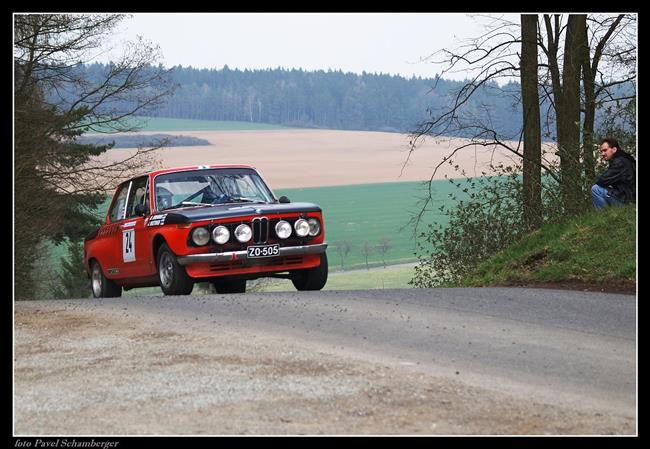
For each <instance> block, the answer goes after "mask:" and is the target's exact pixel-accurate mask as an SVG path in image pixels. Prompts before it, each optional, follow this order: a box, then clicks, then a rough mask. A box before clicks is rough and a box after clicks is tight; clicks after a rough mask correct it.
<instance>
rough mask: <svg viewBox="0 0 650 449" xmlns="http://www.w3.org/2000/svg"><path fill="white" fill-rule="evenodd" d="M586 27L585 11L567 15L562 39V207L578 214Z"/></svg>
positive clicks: (580, 187)
mask: <svg viewBox="0 0 650 449" xmlns="http://www.w3.org/2000/svg"><path fill="white" fill-rule="evenodd" d="M586 26H587V16H586V15H585V14H570V15H569V20H568V23H567V30H566V37H565V41H564V65H563V67H562V95H563V97H564V98H563V101H562V103H563V109H564V111H563V117H562V120H560V117H559V116H558V138H559V137H560V135H561V136H562V138H561V139H558V140H561V142H560V141H559V142H558V144H559V150H560V169H561V170H562V196H563V198H564V205H565V210H566V212H567V213H568V214H569V215H577V214H578V213H580V212H581V210H582V206H583V205H582V201H581V199H582V197H583V195H582V180H581V176H582V171H581V166H580V129H581V127H580V74H581V70H580V69H581V59H582V58H581V53H582V46H581V42H582V39H581V38H582V35H583V30H584V28H585V27H586Z"/></svg>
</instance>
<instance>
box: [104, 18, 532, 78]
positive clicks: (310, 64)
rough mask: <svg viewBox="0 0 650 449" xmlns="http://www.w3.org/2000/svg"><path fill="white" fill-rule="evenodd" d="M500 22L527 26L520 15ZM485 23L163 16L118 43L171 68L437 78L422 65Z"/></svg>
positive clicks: (132, 25) (138, 25)
mask: <svg viewBox="0 0 650 449" xmlns="http://www.w3.org/2000/svg"><path fill="white" fill-rule="evenodd" d="M495 16H497V17H506V18H510V19H511V20H514V21H516V22H518V21H519V18H518V15H517V14H505V15H504V14H497V15H495ZM481 24H485V19H481V20H479V21H477V19H476V18H471V17H470V16H469V15H468V14H466V13H458V14H456V13H453V14H452V13H199V14H185V13H183V14H181V13H166V14H163V13H159V14H134V15H133V17H132V18H128V19H126V20H124V22H122V24H121V25H120V27H119V29H118V31H119V34H118V35H117V36H118V39H119V40H131V39H133V38H134V37H135V36H136V35H140V36H142V37H144V38H145V39H147V40H150V41H152V42H153V43H157V44H159V45H160V48H161V50H162V54H163V57H164V61H163V62H164V64H165V65H166V66H173V65H179V64H180V65H182V66H192V67H197V68H222V67H223V66H224V65H226V64H227V65H228V67H230V68H231V69H235V68H239V69H245V68H248V69H261V68H262V69H263V68H276V67H284V68H286V69H291V68H302V69H305V70H319V69H323V70H327V69H332V70H336V69H341V70H343V71H344V72H354V73H361V72H362V71H364V70H365V71H366V72H369V73H374V72H377V73H388V74H392V75H397V74H399V75H402V76H406V77H410V76H412V75H416V76H422V77H433V76H435V75H436V74H437V73H440V70H441V68H440V67H438V66H436V65H434V64H432V63H431V62H422V59H423V58H426V57H427V56H429V55H430V54H431V53H433V52H434V51H436V50H439V49H441V48H455V47H456V46H457V43H458V40H459V39H463V38H467V37H471V36H477V35H478V34H480V32H481V30H482V28H481V26H482V25H481ZM118 48H119V47H118ZM445 78H456V79H462V78H464V76H463V74H458V75H445Z"/></svg>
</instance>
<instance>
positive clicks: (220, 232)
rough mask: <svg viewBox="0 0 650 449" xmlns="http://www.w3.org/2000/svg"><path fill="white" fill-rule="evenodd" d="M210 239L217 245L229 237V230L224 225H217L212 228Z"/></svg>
mask: <svg viewBox="0 0 650 449" xmlns="http://www.w3.org/2000/svg"><path fill="white" fill-rule="evenodd" d="M212 239H213V240H214V241H215V242H217V243H218V244H219V245H223V244H224V243H226V242H227V241H228V240H229V239H230V231H229V230H228V228H227V227H225V226H217V227H216V228H214V229H213V230H212Z"/></svg>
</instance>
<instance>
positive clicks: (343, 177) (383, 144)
mask: <svg viewBox="0 0 650 449" xmlns="http://www.w3.org/2000/svg"><path fill="white" fill-rule="evenodd" d="M168 133H169V134H183V135H189V136H195V137H199V138H204V139H207V140H208V141H209V142H210V143H211V145H206V146H190V147H170V148H164V149H160V150H157V151H156V156H157V159H158V163H157V167H160V168H169V167H177V166H184V165H209V164H231V163H232V164H248V165H252V166H254V167H256V168H258V169H259V170H260V172H261V173H262V175H263V176H264V178H265V179H266V180H267V182H268V183H269V184H270V185H271V187H272V188H293V187H319V186H332V185H348V184H366V183H383V182H398V181H422V180H427V179H429V178H430V177H431V175H432V173H433V170H434V168H435V167H436V165H437V164H439V163H440V162H441V161H442V160H443V158H444V157H445V156H447V155H449V154H450V152H451V151H452V150H453V148H455V146H457V145H459V144H463V143H466V141H464V140H463V139H450V138H445V139H444V140H441V139H438V140H434V139H428V140H426V141H425V142H424V144H422V145H421V146H419V147H418V149H417V150H416V151H415V152H414V153H413V154H412V155H411V158H410V160H409V162H408V164H407V165H406V166H405V167H404V170H403V172H402V173H401V175H400V172H401V171H402V166H403V165H404V163H405V162H406V158H407V155H408V150H409V138H408V136H407V135H406V134H398V133H386V132H370V131H336V130H302V129H301V130H297V129H296V130H272V131H194V132H187V131H179V132H168ZM133 151H134V150H132V149H113V150H110V151H109V152H107V154H105V155H104V156H103V158H107V159H110V160H117V159H121V158H125V157H127V156H128V155H129V154H132V153H133ZM491 161H492V162H494V163H499V162H504V163H508V164H511V163H512V162H513V161H514V159H513V155H512V154H511V153H508V154H506V152H504V151H503V150H500V149H496V150H495V149H493V148H488V147H482V146H472V147H468V148H465V149H463V150H461V151H460V152H459V153H457V154H456V155H455V157H454V163H455V164H458V165H459V166H460V167H462V168H463V169H465V171H466V174H467V176H481V172H482V171H487V166H488V164H489V163H490V162H491ZM445 175H448V176H449V177H455V178H457V177H460V176H461V175H460V174H459V172H457V171H456V170H454V168H453V167H452V166H450V165H449V164H447V163H445V164H443V165H442V166H441V167H440V168H439V169H438V172H437V174H436V176H435V179H444V176H445Z"/></svg>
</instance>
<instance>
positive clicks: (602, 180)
mask: <svg viewBox="0 0 650 449" xmlns="http://www.w3.org/2000/svg"><path fill="white" fill-rule="evenodd" d="M625 171H626V166H625V161H623V158H622V157H617V158H615V159H614V160H613V161H612V163H611V164H610V166H609V168H608V169H607V170H605V171H604V172H603V174H601V175H600V176H599V177H598V179H597V180H596V184H598V185H599V186H601V187H609V186H611V185H614V184H616V183H617V182H619V181H621V180H623V179H625Z"/></svg>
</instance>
